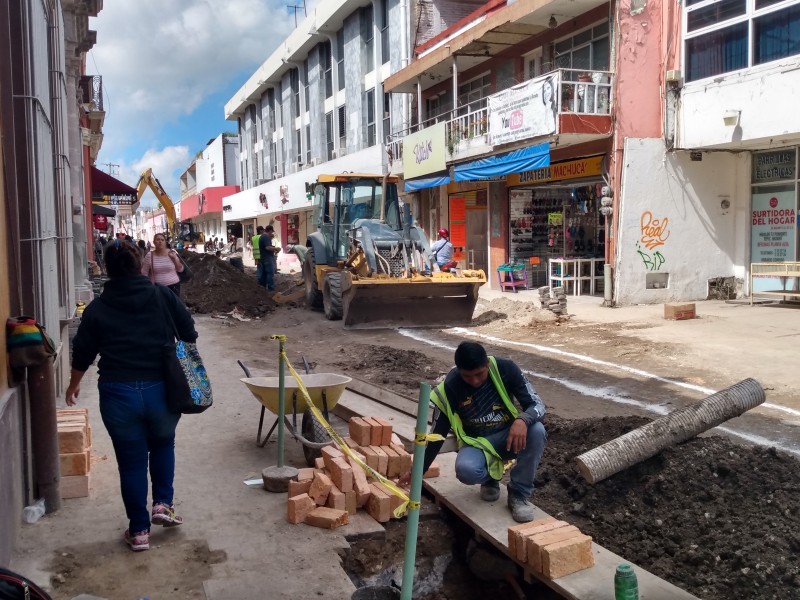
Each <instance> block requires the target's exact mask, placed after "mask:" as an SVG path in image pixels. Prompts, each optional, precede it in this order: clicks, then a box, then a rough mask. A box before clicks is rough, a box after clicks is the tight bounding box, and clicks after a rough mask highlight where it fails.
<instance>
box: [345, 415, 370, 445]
mask: <svg viewBox="0 0 800 600" xmlns="http://www.w3.org/2000/svg"><path fill="white" fill-rule="evenodd" d="M371 429H372V427H371V426H370V424H369V423H367V422H366V421H365V420H364V419H363V418H362V417H353V418H351V419H350V421H349V422H348V431H349V432H350V437H351V438H352V440H353V441H354V442H355V443H356V444H358V445H359V446H369V445H370V443H371V439H372V431H371Z"/></svg>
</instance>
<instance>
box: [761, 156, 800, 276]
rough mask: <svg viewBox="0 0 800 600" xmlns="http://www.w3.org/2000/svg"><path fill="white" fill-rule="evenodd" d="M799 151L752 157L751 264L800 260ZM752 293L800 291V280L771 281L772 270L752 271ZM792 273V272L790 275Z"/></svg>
mask: <svg viewBox="0 0 800 600" xmlns="http://www.w3.org/2000/svg"><path fill="white" fill-rule="evenodd" d="M797 161H798V151H797V148H784V149H781V150H772V151H769V152H757V153H754V154H753V168H752V176H751V184H752V197H751V214H750V216H751V219H750V262H751V263H753V265H755V263H793V262H794V263H796V262H797V261H798V260H800V256H798V253H799V252H800V250H798V247H799V246H800V239H799V236H800V233H799V232H800V230H798V226H797V214H798V209H799V208H800V207H798V185H799V184H800V179H799V178H798V173H800V170H798V165H797ZM751 269H752V271H753V274H754V278H753V282H752V284H753V291H754V292H764V291H769V290H773V291H774V290H788V291H794V292H797V291H798V285H799V284H800V282H798V279H800V278H798V277H785V278H783V279H784V280H783V281H782V280H781V279H780V278H778V277H768V276H767V274H768V273H769V271H770V270H772V269H762V268H759V267H757V266H752V267H751ZM791 270H792V269H790V271H791Z"/></svg>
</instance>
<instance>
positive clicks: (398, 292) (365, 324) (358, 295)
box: [342, 271, 486, 329]
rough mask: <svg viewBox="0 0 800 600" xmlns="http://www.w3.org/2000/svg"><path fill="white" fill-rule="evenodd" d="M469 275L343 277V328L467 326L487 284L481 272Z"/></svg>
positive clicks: (347, 275) (346, 274) (348, 275)
mask: <svg viewBox="0 0 800 600" xmlns="http://www.w3.org/2000/svg"><path fill="white" fill-rule="evenodd" d="M472 273H473V274H474V276H472V277H463V276H459V277H453V276H444V275H443V276H434V277H414V278H411V279H409V278H400V277H392V278H385V279H378V278H358V279H354V278H352V277H351V276H350V274H349V273H343V276H342V313H343V314H342V320H343V323H344V327H345V329H377V328H382V327H452V326H456V325H468V324H469V323H470V321H471V320H472V313H473V312H474V311H475V304H476V303H477V302H478V289H479V288H480V287H481V286H482V285H483V284H484V283H486V275H485V274H484V273H483V271H475V272H472Z"/></svg>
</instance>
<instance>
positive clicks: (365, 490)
mask: <svg viewBox="0 0 800 600" xmlns="http://www.w3.org/2000/svg"><path fill="white" fill-rule="evenodd" d="M348 460H349V462H350V467H351V468H352V469H353V487H354V488H355V493H356V506H358V507H359V508H361V507H362V506H364V505H365V504H366V503H367V500H369V493H370V491H369V483H368V482H367V473H366V472H365V471H364V469H362V468H361V465H359V464H358V463H357V462H356V461H355V460H353V459H352V458H349V459H348Z"/></svg>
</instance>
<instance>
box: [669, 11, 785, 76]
mask: <svg viewBox="0 0 800 600" xmlns="http://www.w3.org/2000/svg"><path fill="white" fill-rule="evenodd" d="M685 2H686V18H685V19H684V32H683V33H684V40H685V47H686V51H685V65H684V68H685V71H686V81H695V80H697V79H703V78H705V77H714V76H715V75H721V74H723V73H730V72H731V71H736V70H739V69H746V68H747V67H749V66H752V65H760V64H764V63H767V62H770V61H773V60H779V59H781V58H786V57H789V56H797V55H800V1H799V0H795V1H794V2H790V3H788V6H787V2H786V1H785V0H685Z"/></svg>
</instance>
